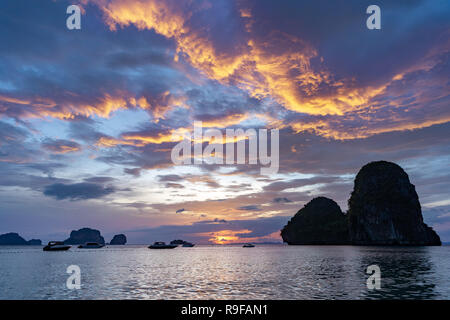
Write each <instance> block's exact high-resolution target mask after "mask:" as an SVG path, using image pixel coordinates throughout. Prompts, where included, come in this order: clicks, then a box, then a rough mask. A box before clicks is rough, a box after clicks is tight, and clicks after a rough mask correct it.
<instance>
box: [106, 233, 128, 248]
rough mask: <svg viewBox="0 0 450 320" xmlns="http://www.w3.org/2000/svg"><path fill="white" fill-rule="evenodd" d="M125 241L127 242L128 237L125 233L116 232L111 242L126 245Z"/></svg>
mask: <svg viewBox="0 0 450 320" xmlns="http://www.w3.org/2000/svg"><path fill="white" fill-rule="evenodd" d="M125 243H127V237H126V236H125V235H124V234H116V235H115V236H114V237H113V238H112V240H111V242H110V243H109V244H112V245H124V244H125Z"/></svg>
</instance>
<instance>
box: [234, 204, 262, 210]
mask: <svg viewBox="0 0 450 320" xmlns="http://www.w3.org/2000/svg"><path fill="white" fill-rule="evenodd" d="M237 209H238V210H245V211H261V208H260V207H259V206H256V205H247V206H241V207H239V208H237Z"/></svg>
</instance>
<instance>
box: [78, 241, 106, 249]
mask: <svg viewBox="0 0 450 320" xmlns="http://www.w3.org/2000/svg"><path fill="white" fill-rule="evenodd" d="M104 246H105V245H104V244H100V243H97V242H86V243H85V244H80V245H79V246H78V248H79V249H99V248H103V247H104Z"/></svg>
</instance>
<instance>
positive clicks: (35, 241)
mask: <svg viewBox="0 0 450 320" xmlns="http://www.w3.org/2000/svg"><path fill="white" fill-rule="evenodd" d="M27 244H28V245H30V246H42V241H41V240H39V239H31V240H28V241H27Z"/></svg>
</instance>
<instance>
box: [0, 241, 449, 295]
mask: <svg viewBox="0 0 450 320" xmlns="http://www.w3.org/2000/svg"><path fill="white" fill-rule="evenodd" d="M71 266H72V267H71ZM73 266H75V269H76V270H78V271H79V273H78V272H77V271H75V273H73V272H74V271H73V270H74V267H73ZM369 266H372V267H370V268H369ZM373 266H375V267H373ZM368 269H369V272H368ZM374 270H375V271H374ZM377 270H378V271H379V272H378V271H377ZM68 271H69V272H71V273H68ZM374 272H375V273H374ZM74 277H77V279H79V289H77V288H76V286H75V288H74V284H77V280H74ZM374 277H377V278H374ZM376 281H378V284H379V286H378V287H377V286H375V287H374V284H376V283H377V282H376ZM368 283H369V284H368ZM0 299H58V300H60V299H64V300H65V299H168V300H172V299H292V300H294V299H346V300H353V299H450V246H442V247H363V246H288V245H256V247H254V248H243V247H241V246H237V245H236V246H231V245H221V246H219V245H204V246H202V245H197V246H195V247H193V248H183V247H178V248H175V249H170V250H151V249H148V248H147V246H144V245H142V246H140V245H125V246H106V247H104V248H101V249H78V248H76V247H75V246H73V247H72V248H71V249H70V250H69V251H65V252H44V251H43V250H42V247H41V246H20V247H19V246H16V247H13V246H0Z"/></svg>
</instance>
